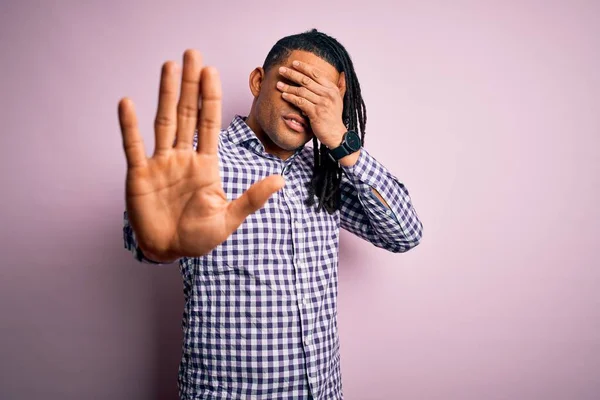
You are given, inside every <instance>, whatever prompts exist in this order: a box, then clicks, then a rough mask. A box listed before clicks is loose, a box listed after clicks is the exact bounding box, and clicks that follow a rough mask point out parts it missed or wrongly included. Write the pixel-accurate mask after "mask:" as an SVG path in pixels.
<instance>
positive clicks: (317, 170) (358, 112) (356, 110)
mask: <svg viewBox="0 0 600 400" xmlns="http://www.w3.org/2000/svg"><path fill="white" fill-rule="evenodd" d="M294 50H303V51H308V52H310V53H313V54H314V55H316V56H318V57H320V58H322V59H323V60H325V61H327V62H328V63H329V64H331V65H333V66H334V67H335V68H336V69H337V70H338V72H340V73H342V72H344V74H345V78H346V93H345V95H344V111H343V113H342V119H343V122H344V125H346V127H347V128H348V129H349V130H353V131H355V132H357V133H358V134H359V135H360V138H361V140H362V142H363V143H364V139H365V125H366V124H367V109H366V107H365V102H364V101H363V98H362V96H361V92H360V84H359V83H358V79H357V78H356V73H355V72H354V65H353V64H352V60H351V59H350V55H349V54H348V52H347V51H346V49H345V48H344V46H342V45H341V44H340V42H338V41H337V40H336V39H334V38H333V37H331V36H328V35H326V34H324V33H322V32H319V31H317V30H316V29H312V30H310V31H307V32H304V33H299V34H296V35H291V36H286V37H284V38H282V39H280V40H279V41H278V42H277V43H275V45H274V46H273V48H272V49H271V51H270V52H269V54H267V58H266V59H265V62H264V65H263V69H264V70H265V72H266V71H268V69H269V68H271V67H272V66H274V65H279V64H282V63H283V62H284V61H285V60H287V58H288V57H289V56H290V54H291V52H292V51H294ZM313 148H314V157H315V165H314V168H313V177H312V179H311V181H310V182H309V183H308V193H309V197H308V198H307V199H306V204H307V205H308V206H313V205H315V204H317V209H318V210H321V209H323V208H324V209H325V210H326V211H327V212H328V213H330V214H333V213H334V212H335V211H337V210H338V209H339V207H340V199H341V192H340V182H341V179H342V169H341V168H340V166H339V165H338V163H337V162H335V161H333V160H332V159H331V158H330V157H329V149H328V148H327V147H326V146H325V145H323V144H321V146H320V147H319V144H318V141H317V138H316V137H315V138H313ZM315 197H316V198H317V200H315Z"/></svg>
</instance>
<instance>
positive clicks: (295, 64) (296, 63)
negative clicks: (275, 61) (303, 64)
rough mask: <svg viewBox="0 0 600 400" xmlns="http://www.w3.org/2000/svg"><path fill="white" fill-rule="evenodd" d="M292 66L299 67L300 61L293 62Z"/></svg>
mask: <svg viewBox="0 0 600 400" xmlns="http://www.w3.org/2000/svg"><path fill="white" fill-rule="evenodd" d="M292 64H293V65H294V67H297V66H298V65H300V61H294V62H293V63H292Z"/></svg>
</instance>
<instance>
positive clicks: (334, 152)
mask: <svg viewBox="0 0 600 400" xmlns="http://www.w3.org/2000/svg"><path fill="white" fill-rule="evenodd" d="M361 146H362V142H361V141H360V137H359V136H358V134H357V133H356V132H354V131H348V132H346V133H344V136H343V137H342V144H340V145H339V146H338V147H336V148H335V149H331V150H329V155H330V156H331V159H332V160H333V161H335V162H337V161H339V160H340V159H342V158H344V157H346V156H347V155H350V154H352V153H356V152H357V151H359V150H360V147H361Z"/></svg>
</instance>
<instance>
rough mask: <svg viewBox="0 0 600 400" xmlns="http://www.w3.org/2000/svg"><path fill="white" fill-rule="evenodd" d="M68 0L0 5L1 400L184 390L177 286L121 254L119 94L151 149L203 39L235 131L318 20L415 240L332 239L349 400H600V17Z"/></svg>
mask: <svg viewBox="0 0 600 400" xmlns="http://www.w3.org/2000/svg"><path fill="white" fill-rule="evenodd" d="M83 3H85V2H75V1H72V2H67V1H62V2H59V1H44V2H42V1H38V2H32V1H29V2H28V1H3V2H2V5H1V6H0V8H1V13H0V46H1V47H0V54H2V64H1V67H0V93H1V97H0V101H1V107H0V112H1V119H0V123H1V126H2V132H1V134H0V149H1V151H2V156H1V157H0V163H1V164H0V167H1V168H0V171H1V172H0V173H1V177H2V181H1V182H0V183H1V186H0V187H1V188H2V196H1V202H2V208H1V210H2V214H1V221H0V226H1V229H0V235H1V241H0V245H1V246H2V247H1V259H2V262H1V264H0V265H1V270H0V274H1V275H0V313H1V314H0V324H1V325H0V360H1V361H0V365H1V366H0V368H1V369H0V398H1V399H7V400H12V399H34V398H44V399H92V398H94V399H113V400H117V399H174V398H175V397H176V375H177V365H178V361H179V356H180V340H181V334H180V318H181V312H182V306H183V301H182V293H181V289H182V287H181V280H180V277H179V273H178V270H177V268H176V267H174V266H164V267H155V266H154V267H152V266H146V265H140V264H137V263H136V262H134V261H133V260H132V258H131V256H130V254H129V253H127V252H126V251H125V250H124V249H123V247H122V246H123V245H122V239H121V222H122V221H121V217H122V211H123V207H124V195H123V184H124V172H125V163H124V156H123V153H122V150H121V142H120V134H119V130H118V124H117V117H116V116H117V113H116V109H117V101H118V100H119V98H120V97H122V96H125V95H127V96H131V97H132V98H133V99H134V101H135V103H136V105H137V109H138V111H139V117H140V120H141V124H142V126H141V127H142V130H143V134H144V137H145V139H146V142H147V146H148V150H150V145H151V144H152V137H153V133H152V120H153V117H154V111H155V106H156V99H157V85H158V78H159V71H160V66H161V63H162V62H163V61H165V60H167V59H175V60H177V61H178V62H180V60H181V54H182V53H183V51H184V50H185V49H186V48H188V47H194V48H198V49H200V50H201V51H202V52H203V54H204V56H205V60H206V62H207V63H208V64H211V65H215V66H217V67H218V68H219V70H220V71H221V74H222V79H223V82H224V93H225V121H224V123H225V124H227V123H228V122H229V121H230V119H231V117H232V116H233V115H234V114H235V113H241V114H245V113H246V112H247V111H248V109H249V104H250V100H251V97H250V94H249V91H248V86H247V79H248V74H249V73H250V71H251V70H252V69H253V68H254V67H255V66H257V65H259V64H261V63H262V61H263V59H264V57H265V55H266V53H267V52H268V50H269V49H270V47H271V46H272V45H273V44H274V43H275V41H276V40H277V39H279V38H280V37H282V36H285V35H288V34H291V33H297V32H300V31H304V30H306V29H309V28H312V27H317V28H319V29H321V30H323V31H325V32H328V33H330V34H332V35H333V36H335V37H337V38H338V39H340V41H341V42H342V43H343V44H345V45H346V47H347V48H348V50H349V51H350V53H351V54H352V56H353V60H354V62H355V66H356V70H357V72H358V74H359V78H360V82H361V85H362V87H363V93H364V98H365V101H366V103H367V107H368V111H369V114H368V115H369V123H368V132H367V141H366V143H367V148H368V149H369V150H370V152H371V154H373V155H375V156H376V157H377V158H378V159H379V160H380V161H381V162H383V163H384V165H386V166H387V167H388V168H389V169H390V170H391V171H393V172H394V174H396V175H397V176H398V177H399V178H400V179H401V180H402V181H404V182H405V183H406V185H407V187H408V188H409V190H410V192H411V195H412V197H413V200H414V203H415V205H416V208H417V211H418V212H419V215H420V216H421V218H422V220H423V223H424V227H425V230H424V240H423V242H422V244H421V245H420V246H419V247H417V248H416V249H415V250H413V251H411V252H409V253H406V254H401V255H397V254H391V253H387V252H385V251H383V250H379V249H376V248H374V247H373V246H371V245H369V244H368V243H366V242H362V241H361V240H359V239H357V238H355V237H353V236H351V235H350V234H345V235H342V242H341V264H340V298H339V325H340V334H341V341H342V369H343V379H344V380H343V383H344V391H345V394H346V398H347V399H348V400H361V399H366V400H370V399H417V400H420V399H423V400H438V399H439V400H455V399H456V400H463V399H478V400H481V399H483V400H495V399H511V400H514V399H523V400H531V399H569V400H571V399H597V398H600V294H599V285H600V268H599V266H600V263H599V262H598V257H597V255H596V254H595V250H597V249H598V244H599V241H600V240H599V238H600V211H599V207H598V204H600V168H599V164H600V157H599V154H598V153H599V149H600V95H599V93H600V74H599V72H598V71H600V4H599V3H598V2H597V1H566V0H565V1H562V2H559V1H536V2H533V1H527V2H523V1H509V2H507V1H504V2H500V1H497V2H483V1H471V2H467V1H455V2H447V1H437V2H422V1H396V2H391V1H389V2H377V1H372V0H371V1H365V2H356V3H352V2H349V1H338V2H321V1H318V0H305V1H300V2H291V1H288V2H283V1H278V2H275V1H273V2H267V1H256V2H241V1H240V2H238V3H232V2H217V1H211V2H208V1H206V2H202V1H195V2H189V3H176V2H168V3H170V4H168V5H167V2H166V1H165V2H161V4H162V5H158V2H156V3H154V4H152V5H151V2H139V3H137V4H134V3H132V2H127V3H126V2H121V1H109V2H107V1H102V2H101V1H96V2H95V4H94V5H84V4H83ZM87 3H91V2H87ZM392 3H394V4H395V5H392Z"/></svg>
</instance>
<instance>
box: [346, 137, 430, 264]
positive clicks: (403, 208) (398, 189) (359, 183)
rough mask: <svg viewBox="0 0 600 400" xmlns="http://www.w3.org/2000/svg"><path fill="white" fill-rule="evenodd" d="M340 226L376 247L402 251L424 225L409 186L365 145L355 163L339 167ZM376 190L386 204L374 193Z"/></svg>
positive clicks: (410, 245)
mask: <svg viewBox="0 0 600 400" xmlns="http://www.w3.org/2000/svg"><path fill="white" fill-rule="evenodd" d="M342 171H343V175H342V182H341V185H340V188H341V208H340V220H341V227H342V228H344V229H346V230H347V231H349V232H352V233H354V234H355V235H357V236H358V237H360V238H362V239H365V240H367V241H369V242H371V243H372V244H374V245H375V246H377V247H381V248H384V249H386V250H389V251H392V252H395V253H402V252H405V251H407V250H409V249H411V248H413V247H415V246H416V245H418V244H419V242H420V241H421V236H422V232H423V225H422V223H421V221H420V220H419V217H418V216H417V213H416V211H415V209H414V208H413V205H412V202H411V199H410V196H409V194H408V190H406V188H405V187H404V185H403V184H402V183H400V182H399V181H398V179H397V178H396V177H394V176H393V175H392V174H391V173H390V172H388V171H387V170H386V169H385V167H384V166H383V165H381V164H380V163H379V162H378V161H377V160H375V158H373V157H372V156H371V155H370V154H369V153H368V152H367V151H366V150H365V149H364V148H363V149H361V151H360V155H359V157H358V160H357V161H356V163H355V164H354V165H353V166H351V167H344V166H343V167H342ZM372 189H375V190H377V192H378V193H379V194H380V195H381V197H382V198H383V199H384V200H385V201H386V203H387V204H388V205H389V208H388V207H386V206H385V204H383V203H382V202H381V201H380V200H379V199H378V198H377V196H375V194H374V193H373V191H372Z"/></svg>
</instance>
